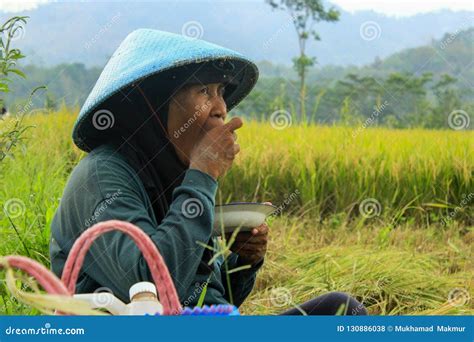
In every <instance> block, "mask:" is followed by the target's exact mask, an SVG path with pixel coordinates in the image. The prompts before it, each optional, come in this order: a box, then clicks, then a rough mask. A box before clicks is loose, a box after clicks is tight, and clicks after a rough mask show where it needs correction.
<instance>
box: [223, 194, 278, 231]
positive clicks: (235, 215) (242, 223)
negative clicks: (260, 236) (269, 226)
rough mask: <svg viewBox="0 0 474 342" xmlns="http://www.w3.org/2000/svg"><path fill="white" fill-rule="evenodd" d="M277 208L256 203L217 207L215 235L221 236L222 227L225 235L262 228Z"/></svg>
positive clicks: (239, 203) (230, 204)
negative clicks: (235, 231) (238, 229)
mask: <svg viewBox="0 0 474 342" xmlns="http://www.w3.org/2000/svg"><path fill="white" fill-rule="evenodd" d="M276 209H277V207H276V206H274V205H271V204H264V203H255V202H238V203H229V204H224V205H216V206H215V208H214V234H216V235H221V233H222V227H223V228H224V232H225V233H231V232H233V231H234V230H235V229H237V228H240V231H242V232H245V231H250V230H251V229H252V228H255V227H257V226H260V225H261V224H262V223H264V222H265V219H266V218H267V217H268V216H269V215H270V214H272V213H273V212H275V211H276Z"/></svg>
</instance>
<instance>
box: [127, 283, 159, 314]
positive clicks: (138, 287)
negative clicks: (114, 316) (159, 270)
mask: <svg viewBox="0 0 474 342" xmlns="http://www.w3.org/2000/svg"><path fill="white" fill-rule="evenodd" d="M129 295H130V304H128V305H127V308H128V313H127V314H128V315H146V314H148V315H156V314H160V315H161V314H163V306H162V305H161V303H160V302H159V301H158V298H157V293H156V287H155V285H154V284H153V283H150V282H148V281H142V282H140V283H136V284H134V285H133V286H132V287H131V288H130V290H129Z"/></svg>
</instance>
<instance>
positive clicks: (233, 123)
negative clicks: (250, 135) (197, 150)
mask: <svg viewBox="0 0 474 342" xmlns="http://www.w3.org/2000/svg"><path fill="white" fill-rule="evenodd" d="M243 124H244V123H243V121H242V119H241V118H238V117H235V118H232V119H231V120H230V121H229V122H228V123H226V124H224V126H223V127H224V129H225V130H227V131H229V132H233V131H234V130H236V129H239V128H240V127H242V125H243Z"/></svg>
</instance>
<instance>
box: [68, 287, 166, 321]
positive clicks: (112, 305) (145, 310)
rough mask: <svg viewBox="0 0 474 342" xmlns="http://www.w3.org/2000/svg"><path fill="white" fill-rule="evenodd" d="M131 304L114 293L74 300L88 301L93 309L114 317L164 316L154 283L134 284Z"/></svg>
mask: <svg viewBox="0 0 474 342" xmlns="http://www.w3.org/2000/svg"><path fill="white" fill-rule="evenodd" d="M129 295H130V303H129V304H125V303H124V302H122V301H121V300H120V299H118V298H117V297H115V296H114V295H113V294H112V293H107V292H103V293H81V294H76V295H74V298H76V299H80V300H83V301H86V302H88V303H89V304H90V306H91V308H103V309H106V310H107V311H109V312H110V313H111V314H112V315H156V314H160V315H162V314H163V306H162V305H161V303H160V302H159V301H158V298H157V293H156V287H155V285H154V284H153V283H150V282H148V281H142V282H139V283H136V284H134V285H133V286H132V287H131V288H130V290H129Z"/></svg>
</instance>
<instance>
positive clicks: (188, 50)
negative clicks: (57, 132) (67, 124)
mask: <svg viewBox="0 0 474 342" xmlns="http://www.w3.org/2000/svg"><path fill="white" fill-rule="evenodd" d="M157 44H161V45H159V46H158V45H157ZM147 49H148V50H147ZM173 49H174V50H173ZM171 50H173V51H171ZM154 51H157V52H154ZM222 61H225V62H231V63H232V64H233V65H234V66H235V69H236V71H237V72H236V74H237V75H238V77H233V80H232V81H233V82H232V83H233V84H232V87H231V91H229V92H227V89H226V95H225V96H224V99H225V101H226V104H227V110H228V111H230V110H232V109H233V108H234V107H235V106H236V105H237V104H238V103H240V102H241V101H242V100H243V99H244V98H245V97H246V96H247V95H248V94H249V93H250V91H251V90H252V89H253V87H254V86H255V84H256V82H257V79H258V76H259V75H258V68H257V66H256V65H255V63H253V62H252V61H250V60H249V59H247V58H245V57H244V56H242V55H240V54H239V53H237V52H235V51H232V50H229V49H226V48H222V47H219V46H217V45H214V44H211V43H208V42H205V41H198V42H194V41H189V40H187V39H185V38H182V37H180V36H178V35H175V34H171V33H168V32H163V31H156V30H149V29H140V30H137V31H134V32H133V33H131V34H130V35H129V36H128V37H127V38H126V39H125V41H124V42H122V44H121V46H120V47H119V48H118V49H117V51H116V52H115V53H114V55H113V56H112V57H111V59H110V60H109V62H108V63H107V65H106V66H105V67H104V70H103V71H102V73H101V75H100V77H99V79H98V81H97V83H96V85H95V86H94V88H93V90H92V91H91V93H90V94H89V96H88V98H87V100H86V102H85V103H84V105H83V107H82V108H81V111H80V113H79V115H78V118H77V120H76V122H75V125H74V128H73V132H72V138H73V141H74V143H75V144H76V146H77V147H79V148H80V149H81V150H83V151H86V152H90V151H91V150H92V149H94V148H95V147H97V146H99V145H100V144H102V143H104V142H107V139H109V138H110V134H112V133H113V130H111V129H108V128H110V127H112V126H113V124H114V120H115V118H114V116H113V115H114V113H113V110H114V108H116V104H117V103H120V101H121V100H122V99H124V98H126V97H127V94H128V92H130V91H131V90H133V89H134V87H136V86H137V85H140V87H141V86H145V85H146V84H150V83H151V82H158V83H159V84H163V80H164V79H165V78H164V76H166V75H170V74H172V72H173V70H177V69H178V68H180V67H186V66H191V65H195V64H200V63H209V62H211V63H217V65H220V64H219V63H220V62H222ZM162 76H163V77H162ZM163 87H164V88H166V85H163ZM164 88H163V89H164ZM155 89H156V88H155ZM159 90H160V89H157V91H159ZM150 95H153V94H150ZM112 104H114V105H115V107H113V106H112ZM133 114H134V113H130V115H131V116H130V119H133ZM99 119H100V120H102V121H100V122H99ZM118 122H124V120H120V121H118Z"/></svg>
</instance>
